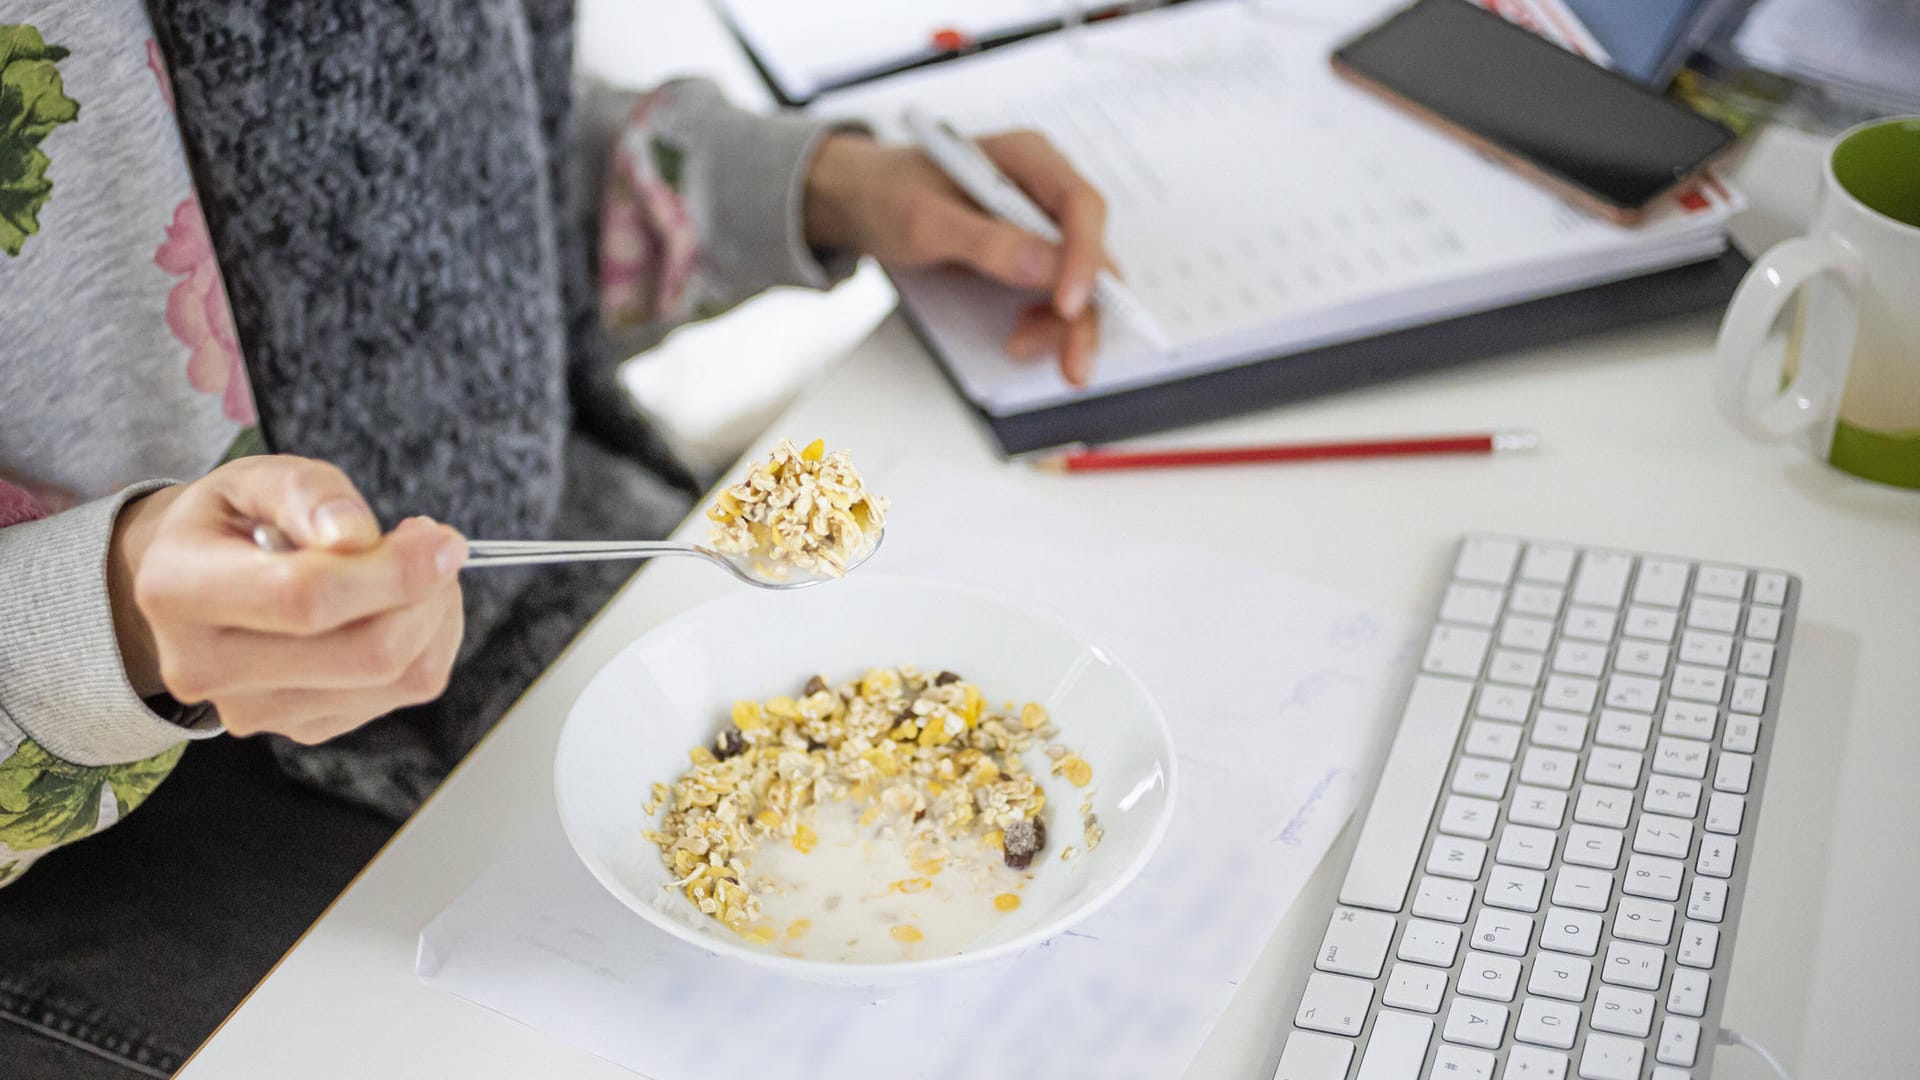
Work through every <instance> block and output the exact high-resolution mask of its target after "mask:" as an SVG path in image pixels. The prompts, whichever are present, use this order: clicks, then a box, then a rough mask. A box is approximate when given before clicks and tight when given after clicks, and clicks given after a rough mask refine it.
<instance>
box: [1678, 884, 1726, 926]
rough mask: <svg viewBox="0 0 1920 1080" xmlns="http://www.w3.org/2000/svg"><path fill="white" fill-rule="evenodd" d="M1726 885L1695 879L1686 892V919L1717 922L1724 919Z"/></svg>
mask: <svg viewBox="0 0 1920 1080" xmlns="http://www.w3.org/2000/svg"><path fill="white" fill-rule="evenodd" d="M1726 912H1727V883H1726V882H1724V881H1716V880H1714V879H1713V878H1704V877H1696V878H1694V879H1693V884H1692V885H1691V886H1689V887H1688V891H1687V918H1689V919H1699V920H1704V921H1706V922H1719V921H1720V920H1721V919H1723V918H1725V917H1726Z"/></svg>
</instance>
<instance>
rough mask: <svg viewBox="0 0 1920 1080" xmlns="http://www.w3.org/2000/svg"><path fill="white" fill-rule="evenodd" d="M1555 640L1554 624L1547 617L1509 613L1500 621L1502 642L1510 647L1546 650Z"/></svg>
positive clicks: (1538, 650)
mask: <svg viewBox="0 0 1920 1080" xmlns="http://www.w3.org/2000/svg"><path fill="white" fill-rule="evenodd" d="M1552 641H1553V624H1552V623H1551V622H1548V621H1547V620H1545V619H1534V618H1529V617H1527V616H1525V615H1509V616H1507V617H1506V618H1505V619H1502V620H1501V621H1500V644H1501V645H1503V646H1505V647H1506V648H1509V649H1527V650H1530V651H1532V652H1546V651H1547V646H1548V645H1549V644H1551V643H1552Z"/></svg>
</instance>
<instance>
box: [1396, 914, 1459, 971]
mask: <svg viewBox="0 0 1920 1080" xmlns="http://www.w3.org/2000/svg"><path fill="white" fill-rule="evenodd" d="M1381 918H1383V919H1387V920H1389V921H1391V920H1392V916H1389V915H1382V916H1381ZM1459 950H1460V928H1459V927H1457V926H1454V925H1452V924H1451V923H1443V922H1433V921H1432V920H1429V919H1408V920H1407V928H1406V930H1405V931H1404V932H1403V933H1401V935H1400V950H1399V952H1397V953H1395V954H1394V955H1395V956H1398V957H1399V958H1400V959H1402V960H1412V961H1415V962H1416V963H1421V964H1432V965H1433V966H1434V967H1443V968H1450V967H1452V966H1453V957H1454V954H1455V953H1457V952H1459Z"/></svg>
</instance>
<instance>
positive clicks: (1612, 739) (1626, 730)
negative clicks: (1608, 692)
mask: <svg viewBox="0 0 1920 1080" xmlns="http://www.w3.org/2000/svg"><path fill="white" fill-rule="evenodd" d="M1652 728H1653V717H1651V716H1646V715H1643V714H1641V713H1636V712H1627V711H1625V710H1624V709H1601V710H1600V723H1599V725H1598V726H1596V727H1595V728H1594V729H1593V741H1594V742H1596V743H1599V744H1600V745H1601V746H1617V747H1619V748H1621V749H1623V750H1645V749H1646V748H1647V736H1648V735H1649V734H1650V733H1651V731H1652Z"/></svg>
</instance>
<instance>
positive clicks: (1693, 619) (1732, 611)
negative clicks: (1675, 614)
mask: <svg viewBox="0 0 1920 1080" xmlns="http://www.w3.org/2000/svg"><path fill="white" fill-rule="evenodd" d="M1687 625H1688V626H1690V627H1696V628H1698V629H1701V630H1717V631H1719V632H1720V633H1723V634H1731V633H1733V632H1734V630H1736V629H1738V628H1739V626H1740V605H1739V604H1737V603H1734V602H1733V601H1731V600H1716V599H1714V598H1712V597H1709V596H1696V597H1694V598H1693V602H1692V603H1691V604H1688V605H1687Z"/></svg>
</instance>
